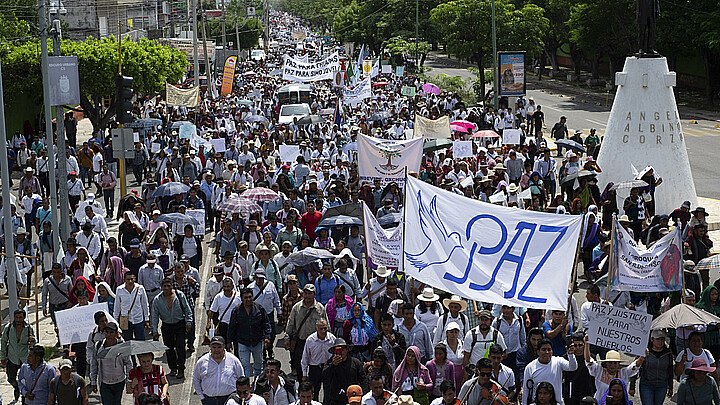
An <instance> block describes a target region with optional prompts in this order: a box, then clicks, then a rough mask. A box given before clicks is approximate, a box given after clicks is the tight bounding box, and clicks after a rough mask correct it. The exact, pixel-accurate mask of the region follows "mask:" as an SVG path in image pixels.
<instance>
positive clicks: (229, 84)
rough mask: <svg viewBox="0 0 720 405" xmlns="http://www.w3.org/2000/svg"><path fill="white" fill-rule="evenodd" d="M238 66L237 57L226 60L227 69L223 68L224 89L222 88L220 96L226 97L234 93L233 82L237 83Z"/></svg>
mask: <svg viewBox="0 0 720 405" xmlns="http://www.w3.org/2000/svg"><path fill="white" fill-rule="evenodd" d="M236 64H237V56H229V57H228V58H227V59H225V68H223V78H222V87H220V95H221V96H223V97H225V96H227V95H228V94H230V93H232V88H233V82H234V81H235V65H236Z"/></svg>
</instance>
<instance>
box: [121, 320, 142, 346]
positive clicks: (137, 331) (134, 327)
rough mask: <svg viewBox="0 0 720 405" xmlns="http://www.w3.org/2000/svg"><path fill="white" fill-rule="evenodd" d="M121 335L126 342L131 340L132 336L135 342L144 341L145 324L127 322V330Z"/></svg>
mask: <svg viewBox="0 0 720 405" xmlns="http://www.w3.org/2000/svg"><path fill="white" fill-rule="evenodd" d="M122 335H123V339H125V341H126V342H127V341H128V340H132V339H133V336H134V337H135V340H145V323H144V322H140V323H132V322H128V330H124V331H122Z"/></svg>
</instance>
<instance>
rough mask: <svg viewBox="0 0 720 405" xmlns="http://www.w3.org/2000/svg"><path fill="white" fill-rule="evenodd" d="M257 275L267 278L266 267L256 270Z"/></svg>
mask: <svg viewBox="0 0 720 405" xmlns="http://www.w3.org/2000/svg"><path fill="white" fill-rule="evenodd" d="M255 277H260V278H265V270H264V269H257V270H255Z"/></svg>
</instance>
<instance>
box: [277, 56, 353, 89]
mask: <svg viewBox="0 0 720 405" xmlns="http://www.w3.org/2000/svg"><path fill="white" fill-rule="evenodd" d="M338 70H340V57H339V56H338V53H337V52H335V53H333V54H332V55H330V56H328V57H327V58H325V59H323V60H320V61H316V62H310V63H305V62H302V61H300V60H298V59H294V58H291V57H289V56H285V62H284V63H283V80H290V81H294V82H314V81H318V80H327V79H332V78H333V76H334V74H335V72H336V71H338Z"/></svg>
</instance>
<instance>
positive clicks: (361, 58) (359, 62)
mask: <svg viewBox="0 0 720 405" xmlns="http://www.w3.org/2000/svg"><path fill="white" fill-rule="evenodd" d="M365 56H367V52H365V44H363V46H362V47H361V48H360V53H359V54H358V59H357V66H362V63H363V61H364V60H365Z"/></svg>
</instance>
